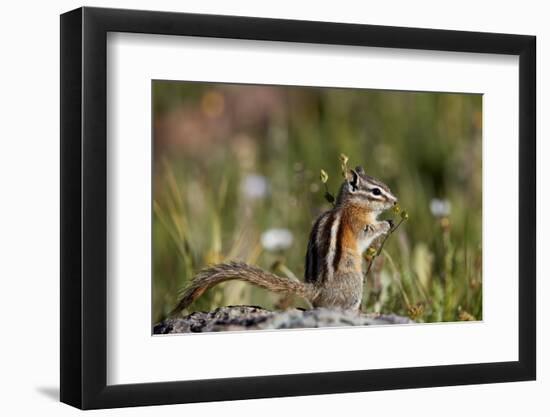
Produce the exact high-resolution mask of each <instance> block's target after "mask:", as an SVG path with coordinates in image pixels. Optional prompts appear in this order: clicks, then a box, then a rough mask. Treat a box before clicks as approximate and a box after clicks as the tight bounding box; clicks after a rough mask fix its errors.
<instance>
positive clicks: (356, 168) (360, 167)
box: [355, 165, 365, 175]
mask: <svg viewBox="0 0 550 417" xmlns="http://www.w3.org/2000/svg"><path fill="white" fill-rule="evenodd" d="M355 172H357V173H358V174H359V175H364V174H365V170H364V169H363V167H362V166H360V165H358V166H356V167H355Z"/></svg>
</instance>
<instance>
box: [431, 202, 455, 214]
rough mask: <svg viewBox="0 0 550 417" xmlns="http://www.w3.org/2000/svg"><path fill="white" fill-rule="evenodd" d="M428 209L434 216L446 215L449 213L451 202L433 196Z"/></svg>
mask: <svg viewBox="0 0 550 417" xmlns="http://www.w3.org/2000/svg"><path fill="white" fill-rule="evenodd" d="M430 211H431V212H432V214H433V215H434V216H435V217H446V216H448V215H449V214H450V213H451V203H450V201H449V200H441V199H439V198H434V199H432V201H430Z"/></svg>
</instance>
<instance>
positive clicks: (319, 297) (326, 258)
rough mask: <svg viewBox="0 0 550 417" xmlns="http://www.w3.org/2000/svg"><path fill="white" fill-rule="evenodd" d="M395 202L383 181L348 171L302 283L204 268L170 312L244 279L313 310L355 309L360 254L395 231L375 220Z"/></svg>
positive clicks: (313, 241) (314, 236) (313, 237)
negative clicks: (294, 297)
mask: <svg viewBox="0 0 550 417" xmlns="http://www.w3.org/2000/svg"><path fill="white" fill-rule="evenodd" d="M395 204H397V198H396V197H395V196H394V195H393V194H392V193H391V191H390V189H389V188H388V186H387V185H385V184H384V183H383V182H381V181H379V180H377V179H376V178H373V177H370V176H368V175H367V174H366V173H365V171H364V170H363V168H362V167H360V166H359V167H357V168H355V170H353V169H350V170H348V171H347V172H346V179H345V180H344V182H343V183H342V185H341V186H340V190H339V192H338V196H337V198H336V201H335V205H334V208H333V209H331V210H329V211H326V212H324V213H323V214H321V215H320V216H319V217H318V218H317V220H316V221H315V223H314V225H313V228H312V230H311V233H310V236H309V243H308V247H307V254H306V262H305V282H301V281H298V280H291V279H288V278H283V277H280V276H278V275H275V274H273V273H271V272H268V271H265V270H263V269H261V268H259V267H256V266H252V265H248V264H246V263H242V262H228V263H222V264H218V265H214V266H211V267H208V268H206V269H204V270H202V271H201V272H199V274H198V275H197V276H196V277H195V278H194V279H193V280H192V281H191V283H190V285H189V286H188V287H187V288H186V289H184V291H183V293H182V297H181V299H180V301H179V303H178V305H177V306H176V308H175V309H174V310H173V312H172V314H176V313H178V312H180V311H182V310H183V309H185V308H186V307H188V306H189V305H190V304H191V303H192V302H193V301H194V300H196V299H197V298H198V297H200V296H201V295H202V294H203V293H204V292H205V291H206V290H207V289H209V288H211V287H213V286H214V285H216V284H219V283H221V282H224V281H229V280H242V281H246V282H249V283H251V284H255V285H257V286H259V287H262V288H266V289H268V290H270V291H274V292H281V293H287V294H294V295H297V296H299V297H302V298H304V299H306V300H308V301H309V302H310V303H311V304H312V305H313V307H326V308H340V309H345V310H358V309H359V307H360V305H361V299H362V297H363V272H362V254H363V252H364V251H365V250H366V249H367V248H368V247H369V246H370V245H371V244H372V243H373V241H374V240H375V239H376V238H378V237H380V236H382V235H385V234H387V233H388V232H389V231H390V230H391V228H392V227H393V223H392V222H391V221H390V220H382V221H378V220H377V217H378V215H379V214H380V213H382V212H383V211H385V210H388V209H389V208H391V207H392V206H394V205H395Z"/></svg>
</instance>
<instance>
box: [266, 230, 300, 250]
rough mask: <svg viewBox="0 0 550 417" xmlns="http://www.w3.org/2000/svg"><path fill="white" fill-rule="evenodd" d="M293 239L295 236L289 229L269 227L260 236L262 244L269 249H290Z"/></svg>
mask: <svg viewBox="0 0 550 417" xmlns="http://www.w3.org/2000/svg"><path fill="white" fill-rule="evenodd" d="M293 240H294V236H292V232H291V231H290V230H288V229H268V230H266V231H265V232H263V233H262V236H261V237H260V241H261V243H262V246H263V247H264V249H266V250H268V251H278V250H283V249H288V248H289V247H290V246H291V245H292V241H293Z"/></svg>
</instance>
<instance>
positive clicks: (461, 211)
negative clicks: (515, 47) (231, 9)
mask: <svg viewBox="0 0 550 417" xmlns="http://www.w3.org/2000/svg"><path fill="white" fill-rule="evenodd" d="M153 93H154V94H153V98H154V146H155V165H154V202H153V205H154V213H153V263H154V268H153V312H152V313H153V321H155V322H156V321H159V320H161V319H162V318H164V317H165V316H166V315H167V314H168V313H169V311H170V310H171V309H172V308H173V307H174V306H175V304H176V301H177V296H178V291H179V290H180V289H181V288H183V287H184V286H185V285H186V284H187V283H188V282H189V280H190V279H192V277H193V276H194V275H195V273H196V272H197V271H198V270H199V269H201V268H202V267H204V266H206V265H208V264H210V263H215V262H220V261H223V260H230V259H240V260H244V261H247V262H250V263H254V264H257V265H259V266H261V267H263V268H265V269H272V268H275V269H277V272H278V273H280V274H284V271H285V270H289V271H291V272H292V273H294V274H295V275H296V276H298V277H302V276H303V272H304V257H305V252H306V246H307V239H308V234H309V230H310V228H311V225H312V223H313V221H314V220H315V218H316V217H317V216H318V215H319V214H320V213H321V212H322V211H324V210H326V209H328V208H329V207H330V205H329V203H327V202H326V200H325V199H324V191H325V190H324V187H323V184H322V183H321V181H320V180H319V172H320V170H321V169H324V170H325V171H326V172H327V173H328V174H329V179H328V183H327V185H328V187H329V189H330V190H331V191H332V192H336V190H337V188H338V185H339V183H340V182H341V179H342V177H341V175H340V162H339V159H338V155H339V154H340V153H345V154H346V155H348V156H349V157H350V162H349V164H350V166H355V165H363V166H364V167H365V169H366V171H367V173H369V174H370V175H373V176H375V177H378V178H380V179H381V180H383V181H384V182H386V183H387V184H388V185H389V186H390V187H391V189H392V191H393V192H394V193H395V194H396V195H397V196H398V197H399V200H400V205H401V206H402V208H403V209H406V210H407V211H408V213H409V215H410V218H409V220H408V221H407V222H405V223H404V224H402V225H401V227H400V228H399V229H398V231H397V232H396V233H395V234H393V235H392V236H391V237H390V238H389V239H388V240H387V242H386V244H385V246H384V250H383V252H382V254H381V255H380V256H379V257H378V258H377V261H376V263H375V264H374V265H373V267H372V269H371V273H370V274H369V276H368V278H367V285H366V287H365V294H364V303H363V309H364V310H365V311H377V312H382V313H396V314H402V315H409V316H411V317H413V318H415V319H416V320H418V321H425V322H439V321H454V320H461V319H462V320H465V319H477V320H479V319H481V318H482V276H481V269H482V246H481V243H482V239H481V238H482V237H481V229H482V228H481V214H482V212H481V203H482V200H481V196H482V195H481V183H482V182H481V143H482V142H481V96H479V95H465V94H440V93H437V94H436V93H410V92H388V91H376V90H373V91H371V90H345V89H316V88H290V87H255V86H245V85H241V86H235V85H223V84H206V83H205V84H201V83H173V82H155V83H154V88H153ZM250 175H259V176H261V178H264V179H265V181H266V183H267V184H268V191H267V193H266V194H265V195H264V196H263V197H261V198H256V199H254V198H250V197H247V195H246V194H245V193H243V190H242V184H243V181H244V180H245V178H247V177H250ZM435 198H438V199H443V200H446V201H448V202H449V204H450V207H451V211H450V213H449V214H448V215H445V216H439V217H438V216H434V214H433V213H432V212H431V210H430V203H431V202H432V200H433V199H435ZM391 216H392V214H391V213H388V216H387V217H391ZM273 228H285V229H288V230H289V231H291V232H292V234H293V238H294V239H293V243H292V245H291V246H290V247H289V248H287V249H284V250H277V251H269V250H266V249H265V248H264V247H263V246H262V244H261V243H260V237H261V235H262V233H263V232H265V231H266V230H269V229H273ZM281 265H284V268H283V269H282V268H281V267H280V266H281ZM288 302H289V300H285V299H284V297H281V296H280V295H275V294H271V293H269V292H267V291H265V290H262V289H258V288H255V287H253V286H250V285H247V284H245V283H241V282H230V283H225V284H222V285H220V286H218V287H215V288H213V289H212V290H210V291H208V292H207V293H205V295H203V296H202V297H201V298H199V299H198V300H197V301H196V302H195V303H194V304H193V305H192V306H191V310H190V311H195V310H209V309H213V308H215V307H218V306H222V305H229V304H254V305H261V306H262V307H265V308H270V309H272V308H282V307H284V306H285V305H287V304H288ZM285 303H286V304H285ZM290 303H291V305H296V306H303V307H304V304H303V302H302V301H300V300H299V299H297V298H296V299H293V300H290Z"/></svg>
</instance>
